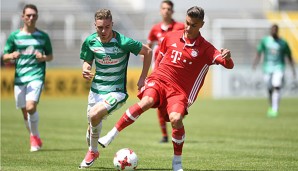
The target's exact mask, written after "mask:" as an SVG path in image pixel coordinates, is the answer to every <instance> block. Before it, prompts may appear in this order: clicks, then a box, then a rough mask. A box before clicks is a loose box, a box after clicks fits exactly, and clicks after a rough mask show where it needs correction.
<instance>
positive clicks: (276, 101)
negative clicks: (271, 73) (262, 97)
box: [271, 90, 280, 111]
mask: <svg viewBox="0 0 298 171" xmlns="http://www.w3.org/2000/svg"><path fill="white" fill-rule="evenodd" d="M279 100H280V91H277V90H274V91H273V92H272V104H271V105H272V110H274V111H278V107H279Z"/></svg>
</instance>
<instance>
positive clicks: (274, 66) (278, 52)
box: [257, 36, 291, 74]
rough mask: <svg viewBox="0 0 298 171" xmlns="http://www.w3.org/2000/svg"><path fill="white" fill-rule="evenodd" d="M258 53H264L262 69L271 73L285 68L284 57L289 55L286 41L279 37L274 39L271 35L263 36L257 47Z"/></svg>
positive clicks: (289, 51)
mask: <svg viewBox="0 0 298 171" xmlns="http://www.w3.org/2000/svg"><path fill="white" fill-rule="evenodd" d="M257 51H258V53H262V52H263V53H264V61H263V66H262V67H263V71H264V73H269V74H270V73H273V72H274V71H284V70H285V64H286V63H285V58H286V57H289V56H291V50H290V48H289V45H288V43H287V42H286V41H285V40H283V39H281V38H279V39H277V40H275V39H274V38H273V37H272V36H266V37H264V38H263V39H262V40H261V42H260V43H259V45H258V47H257Z"/></svg>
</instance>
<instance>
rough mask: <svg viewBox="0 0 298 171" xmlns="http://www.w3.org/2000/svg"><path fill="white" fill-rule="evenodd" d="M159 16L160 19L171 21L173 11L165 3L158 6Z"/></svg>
mask: <svg viewBox="0 0 298 171" xmlns="http://www.w3.org/2000/svg"><path fill="white" fill-rule="evenodd" d="M160 14H161V16H162V18H165V19H171V18H172V15H173V9H172V7H171V6H170V5H168V4H167V3H162V4H161V6H160Z"/></svg>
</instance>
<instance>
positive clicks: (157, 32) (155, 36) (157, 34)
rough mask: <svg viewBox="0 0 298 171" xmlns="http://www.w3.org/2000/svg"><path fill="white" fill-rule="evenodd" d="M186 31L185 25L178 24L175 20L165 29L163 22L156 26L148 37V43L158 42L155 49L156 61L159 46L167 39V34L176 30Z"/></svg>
mask: <svg viewBox="0 0 298 171" xmlns="http://www.w3.org/2000/svg"><path fill="white" fill-rule="evenodd" d="M183 29H184V23H180V22H176V21H174V20H173V22H172V23H171V24H170V25H168V26H167V27H165V26H164V25H163V23H162V22H160V23H157V24H155V25H154V26H153V27H152V28H151V31H150V33H149V35H148V40H147V42H148V43H151V42H154V41H157V47H156V49H154V54H153V55H154V59H156V57H157V54H158V52H159V46H160V43H161V41H162V40H163V38H164V37H165V35H166V33H168V32H171V31H176V30H183Z"/></svg>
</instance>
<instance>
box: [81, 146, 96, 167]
mask: <svg viewBox="0 0 298 171" xmlns="http://www.w3.org/2000/svg"><path fill="white" fill-rule="evenodd" d="M98 156H99V152H98V151H97V152H94V151H91V150H88V152H87V154H86V156H85V158H84V160H83V161H82V162H81V164H80V166H79V169H83V168H89V167H91V166H92V165H93V163H94V161H95V160H96V159H97V158H98Z"/></svg>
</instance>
